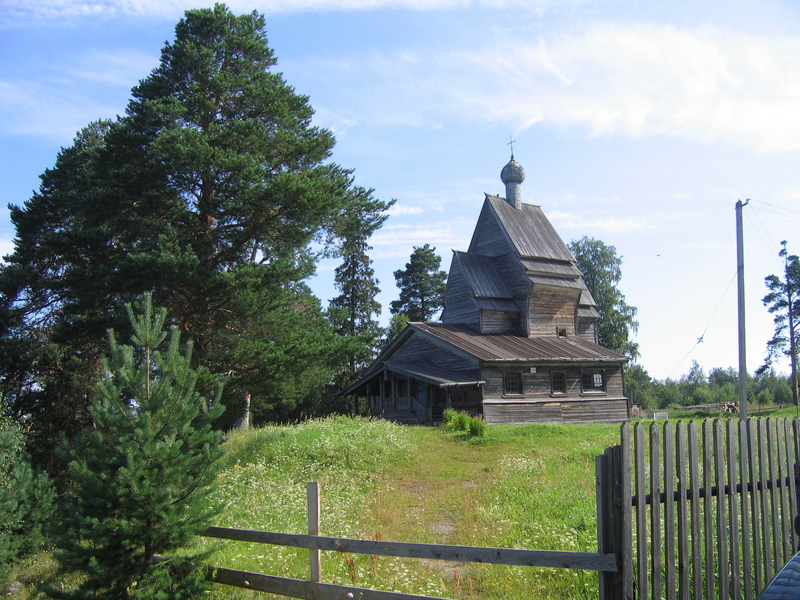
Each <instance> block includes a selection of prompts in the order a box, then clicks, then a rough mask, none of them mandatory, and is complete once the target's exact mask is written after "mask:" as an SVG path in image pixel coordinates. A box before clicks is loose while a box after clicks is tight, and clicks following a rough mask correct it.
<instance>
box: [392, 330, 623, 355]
mask: <svg viewBox="0 0 800 600" xmlns="http://www.w3.org/2000/svg"><path fill="white" fill-rule="evenodd" d="M408 325H409V327H410V328H412V329H414V330H416V331H419V332H421V333H423V334H426V335H429V336H432V337H434V338H436V339H437V340H440V341H441V342H444V343H446V344H449V345H451V346H453V347H455V348H456V349H458V350H461V351H462V352H466V353H467V354H470V355H472V356H475V357H476V358H478V359H480V360H482V361H487V362H492V361H497V362H608V363H620V362H625V361H627V360H628V358H627V357H626V356H624V355H622V354H617V353H616V352H613V351H611V350H608V349H606V348H603V347H602V346H598V345H597V344H592V343H591V342H587V341H586V340H584V339H583V338H580V337H576V336H569V337H565V336H555V335H551V336H537V337H530V338H529V337H522V336H516V335H501V334H488V333H479V332H477V331H475V330H473V329H470V328H469V327H467V326H466V325H457V324H452V323H409V324H408Z"/></svg>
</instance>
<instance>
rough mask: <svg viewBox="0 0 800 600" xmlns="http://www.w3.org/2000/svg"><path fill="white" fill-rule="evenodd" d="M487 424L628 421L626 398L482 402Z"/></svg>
mask: <svg viewBox="0 0 800 600" xmlns="http://www.w3.org/2000/svg"><path fill="white" fill-rule="evenodd" d="M483 418H484V420H485V421H486V422H487V423H490V424H496V423H511V424H522V423H622V422H624V421H627V420H628V401H627V400H626V399H625V398H612V399H608V398H597V399H590V400H567V401H552V402H523V401H517V402H504V403H489V402H484V404H483Z"/></svg>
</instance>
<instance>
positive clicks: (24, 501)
mask: <svg viewBox="0 0 800 600" xmlns="http://www.w3.org/2000/svg"><path fill="white" fill-rule="evenodd" d="M55 495H56V493H55V489H54V488H53V485H52V483H51V482H50V479H49V478H48V477H47V475H46V474H44V473H41V474H39V473H36V472H35V471H34V469H33V467H31V465H30V462H29V461H28V457H27V456H26V455H25V453H24V452H23V450H22V434H21V432H20V430H19V428H18V427H17V426H16V425H15V424H14V423H11V422H9V421H5V420H3V419H0V585H2V584H4V583H6V581H7V578H8V576H9V574H10V572H11V569H10V563H11V561H12V560H14V559H15V558H17V557H18V556H22V555H25V554H30V553H33V552H36V551H37V550H38V549H39V548H40V547H41V546H42V545H44V543H45V541H46V539H45V536H44V534H43V533H42V527H43V525H44V524H45V523H46V522H47V521H48V520H49V519H50V517H51V516H52V514H53V512H54V508H55V505H54V502H53V501H54V499H55Z"/></svg>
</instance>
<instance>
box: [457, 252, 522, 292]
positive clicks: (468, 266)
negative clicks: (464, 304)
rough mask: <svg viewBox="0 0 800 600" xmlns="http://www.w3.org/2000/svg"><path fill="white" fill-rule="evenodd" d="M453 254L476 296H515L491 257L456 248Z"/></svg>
mask: <svg viewBox="0 0 800 600" xmlns="http://www.w3.org/2000/svg"><path fill="white" fill-rule="evenodd" d="M453 255H454V257H455V259H456V260H457V261H458V262H459V264H460V265H461V268H462V270H463V271H464V277H465V278H466V280H467V282H468V283H469V286H470V288H471V290H472V294H473V296H474V297H475V298H497V299H504V300H510V299H511V298H513V297H514V296H513V294H512V293H511V290H510V289H509V287H508V285H506V282H505V281H503V277H502V276H501V275H500V272H499V271H498V270H497V267H496V266H495V264H494V261H493V260H492V259H491V258H489V257H488V256H481V255H480V254H469V253H467V252H459V251H458V250H454V251H453Z"/></svg>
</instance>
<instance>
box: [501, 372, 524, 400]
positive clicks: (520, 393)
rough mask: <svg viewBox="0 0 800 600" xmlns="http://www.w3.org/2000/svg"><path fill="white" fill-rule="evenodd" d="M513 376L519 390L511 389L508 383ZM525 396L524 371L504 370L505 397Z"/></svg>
mask: <svg viewBox="0 0 800 600" xmlns="http://www.w3.org/2000/svg"><path fill="white" fill-rule="evenodd" d="M511 378H513V380H514V381H515V385H514V386H513V387H516V388H517V390H518V391H510V387H511V386H509V385H508V383H509V381H510V380H511ZM524 396H525V384H524V383H523V381H522V371H503V397H510V398H523V397H524Z"/></svg>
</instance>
